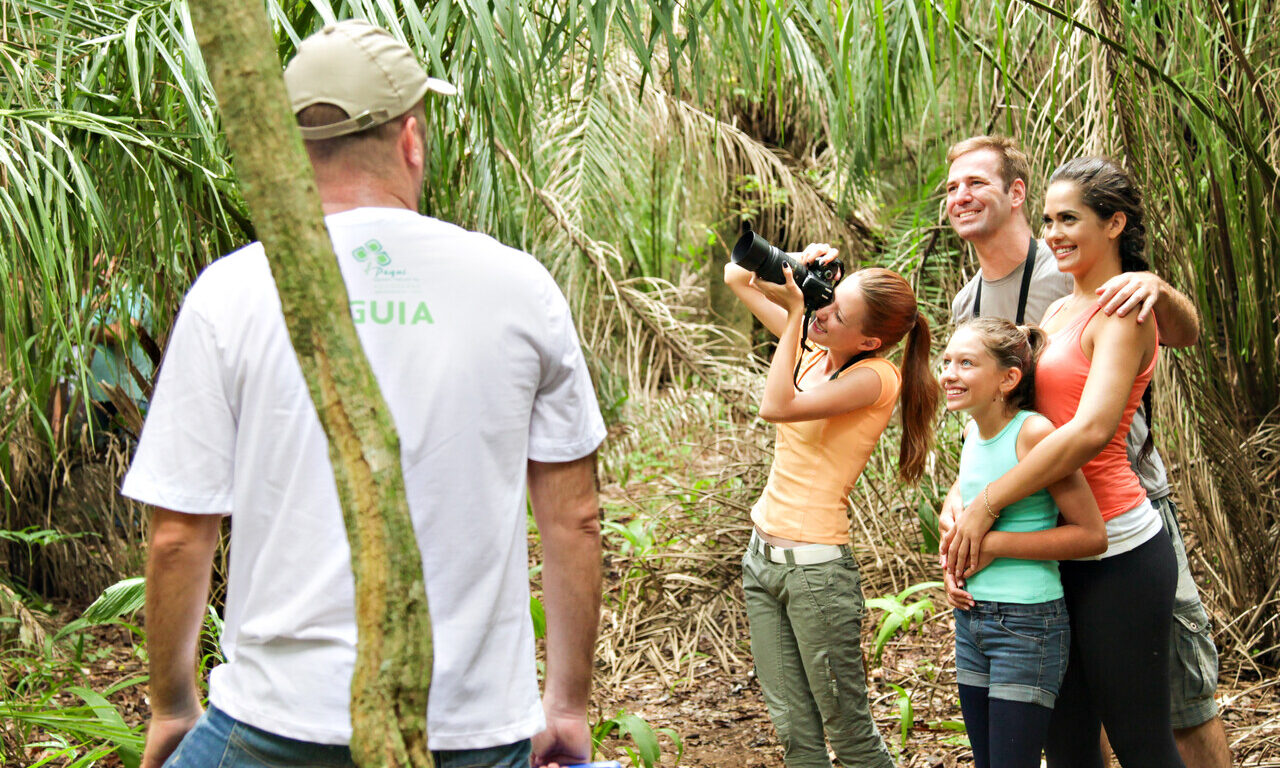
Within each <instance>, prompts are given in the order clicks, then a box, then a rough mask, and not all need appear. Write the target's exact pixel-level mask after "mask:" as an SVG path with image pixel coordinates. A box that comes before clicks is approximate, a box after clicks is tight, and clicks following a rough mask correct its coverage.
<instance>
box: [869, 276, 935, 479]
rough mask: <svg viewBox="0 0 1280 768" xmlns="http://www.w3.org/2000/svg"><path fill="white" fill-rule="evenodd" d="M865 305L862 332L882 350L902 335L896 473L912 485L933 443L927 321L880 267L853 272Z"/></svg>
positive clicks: (907, 290)
mask: <svg viewBox="0 0 1280 768" xmlns="http://www.w3.org/2000/svg"><path fill="white" fill-rule="evenodd" d="M853 277H855V278H857V285H858V290H859V291H860V292H861V293H862V300H863V302H864V304H865V306H866V314H865V315H864V317H863V320H862V332H863V333H864V334H866V335H867V336H874V337H876V338H878V339H880V344H881V347H880V349H881V350H888V349H890V348H891V347H893V345H894V344H897V343H898V342H899V341H901V340H902V338H903V337H904V336H905V337H906V339H907V343H906V347H905V348H904V349H903V353H902V400H901V403H902V445H901V447H900V448H899V451H898V476H899V477H901V478H902V479H903V480H906V481H907V482H910V483H914V482H915V481H917V480H919V479H920V475H922V474H924V465H925V460H926V459H928V457H929V448H930V447H931V446H932V445H933V425H934V421H935V420H936V411H937V409H938V381H937V379H935V378H934V376H933V369H932V366H931V365H930V364H929V340H930V335H929V321H928V320H926V319H925V317H924V315H923V314H921V313H920V309H919V307H918V306H917V305H916V294H915V292H914V291H912V290H911V284H910V283H908V282H907V281H906V279H904V278H903V277H902V275H899V274H898V273H897V272H892V271H890V270H887V269H882V268H880V267H869V268H867V269H860V270H858V271H857V272H855V273H854V274H853Z"/></svg>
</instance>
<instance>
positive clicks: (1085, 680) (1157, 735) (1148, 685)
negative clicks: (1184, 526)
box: [946, 158, 1183, 768]
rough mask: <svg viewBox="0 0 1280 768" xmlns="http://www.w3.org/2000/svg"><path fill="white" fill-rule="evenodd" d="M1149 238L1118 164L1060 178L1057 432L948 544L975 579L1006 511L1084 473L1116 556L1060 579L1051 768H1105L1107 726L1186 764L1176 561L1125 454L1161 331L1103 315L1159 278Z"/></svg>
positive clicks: (1152, 760)
mask: <svg viewBox="0 0 1280 768" xmlns="http://www.w3.org/2000/svg"><path fill="white" fill-rule="evenodd" d="M1145 232H1146V228H1145V226H1144V225H1143V209H1142V197H1141V194H1140V193H1139V191H1138V189H1137V188H1136V187H1135V186H1134V183H1133V180H1132V178H1130V176H1129V175H1128V174H1127V173H1126V172H1125V171H1124V170H1122V169H1121V168H1119V167H1118V166H1116V165H1115V164H1113V163H1111V162H1109V161H1107V160H1104V159H1101V158H1077V159H1075V160H1071V161H1069V162H1067V163H1064V164H1063V165H1062V166H1060V167H1059V168H1058V169H1057V170H1056V171H1054V173H1053V175H1052V176H1051V177H1050V179H1049V188H1048V190H1047V191H1046V193H1045V213H1044V230H1043V235H1044V239H1045V242H1046V244H1048V246H1049V247H1050V248H1051V249H1052V250H1053V255H1054V257H1055V258H1056V259H1057V261H1058V269H1059V270H1061V271H1062V272H1066V273H1068V274H1070V275H1071V276H1072V278H1074V281H1075V289H1074V291H1073V292H1072V293H1071V295H1069V296H1066V297H1065V298H1063V299H1061V300H1059V301H1058V302H1056V303H1055V304H1054V305H1052V306H1051V307H1050V308H1049V310H1048V312H1047V313H1046V316H1045V319H1044V322H1043V327H1044V330H1045V331H1046V332H1047V333H1048V334H1049V344H1048V347H1047V348H1046V349H1045V351H1044V353H1043V354H1042V355H1041V357H1040V363H1039V366H1038V368H1037V370H1036V385H1037V386H1036V390H1037V391H1036V410H1038V411H1039V412H1041V413H1043V414H1044V415H1045V416H1047V417H1049V420H1050V421H1052V422H1053V423H1054V425H1055V426H1057V427H1058V429H1057V430H1055V431H1054V432H1053V434H1051V435H1049V436H1048V437H1046V438H1045V439H1044V440H1042V441H1041V442H1040V443H1039V444H1038V445H1037V446H1036V447H1035V448H1033V449H1032V450H1031V451H1030V452H1028V453H1027V455H1026V456H1025V457H1024V458H1023V460H1022V461H1020V462H1019V463H1018V464H1017V465H1016V466H1015V467H1014V469H1012V470H1010V471H1009V472H1008V473H1006V474H1005V475H1003V476H1001V477H1000V478H998V479H997V480H995V481H993V482H991V483H990V484H989V485H988V486H987V487H986V490H985V493H984V494H983V495H982V498H978V499H975V500H974V502H973V503H972V504H970V505H969V507H968V508H966V510H965V512H964V513H963V515H962V519H961V520H960V521H958V523H957V526H956V528H955V529H954V530H953V533H952V535H951V537H950V540H949V541H948V542H946V547H947V558H948V568H949V569H951V570H952V572H953V573H955V574H957V575H960V576H964V575H968V574H969V573H972V571H973V567H974V564H975V563H976V557H977V553H978V552H979V551H980V549H981V539H982V536H983V535H985V533H986V531H987V529H989V528H990V527H991V523H992V521H993V520H994V518H995V517H998V516H999V513H1000V510H1001V509H1003V508H1004V507H1006V506H1008V505H1010V504H1012V503H1014V502H1015V501H1017V500H1019V499H1022V498H1024V497H1026V496H1027V495H1029V494H1031V493H1033V492H1035V491H1037V490H1039V489H1041V488H1044V487H1045V486H1046V484H1048V483H1052V482H1055V481H1057V480H1058V479H1060V478H1062V477H1064V476H1065V475H1067V474H1068V473H1071V472H1074V471H1075V470H1077V469H1081V470H1083V472H1084V476H1085V479H1086V480H1087V481H1088V483H1089V487H1090V488H1091V489H1092V491H1093V495H1094V497H1095V498H1096V499H1097V502H1098V507H1099V509H1100V510H1101V512H1102V517H1103V520H1105V521H1106V526H1107V551H1106V552H1104V553H1103V554H1102V555H1101V556H1099V557H1096V558H1088V559H1081V560H1072V561H1067V562H1063V563H1062V564H1061V567H1060V573H1061V576H1062V586H1063V591H1064V595H1065V598H1066V603H1067V608H1068V612H1069V614H1070V617H1071V650H1070V657H1069V661H1068V664H1067V672H1066V677H1065V679H1064V680H1063V683H1062V688H1061V692H1060V693H1059V695H1058V699H1057V703H1056V705H1055V708H1054V712H1053V716H1052V720H1051V723H1050V729H1049V741H1048V745H1047V747H1046V750H1045V751H1046V753H1047V756H1048V763H1049V766H1050V767H1051V768H1067V767H1071V768H1074V767H1075V766H1101V765H1102V757H1101V754H1100V750H1099V745H1098V733H1099V725H1103V726H1105V727H1106V730H1107V735H1108V737H1109V738H1110V740H1111V745H1112V748H1113V749H1114V750H1115V753H1116V756H1117V758H1119V760H1120V764H1121V765H1122V766H1124V767H1125V768H1138V767H1141V766H1151V768H1181V767H1182V766H1183V762H1182V759H1181V758H1180V757H1179V755H1178V751H1177V748H1176V747H1175V745H1174V740H1173V730H1172V726H1171V725H1170V721H1169V683H1168V676H1169V669H1168V665H1169V658H1168V654H1169V639H1168V638H1169V622H1170V620H1171V619H1170V614H1171V612H1172V609H1173V595H1174V587H1175V585H1176V580H1177V573H1176V570H1175V565H1174V558H1173V549H1172V546H1171V544H1170V542H1169V537H1168V534H1167V533H1165V531H1164V528H1163V526H1162V525H1161V522H1160V518H1159V516H1158V514H1157V513H1156V512H1155V510H1154V509H1153V508H1152V506H1151V503H1150V501H1148V500H1147V498H1146V494H1145V493H1144V492H1143V490H1142V486H1141V485H1140V484H1139V482H1138V478H1137V476H1136V475H1135V474H1134V472H1133V470H1132V468H1131V467H1130V465H1129V462H1128V459H1127V458H1126V456H1125V445H1124V442H1125V437H1126V435H1127V434H1128V432H1129V424H1130V421H1131V420H1132V419H1133V414H1134V411H1135V410H1136V409H1137V408H1138V406H1139V405H1140V404H1141V403H1142V401H1143V399H1144V393H1145V392H1146V390H1147V384H1148V383H1149V382H1150V380H1151V375H1152V373H1154V371H1155V366H1156V359H1157V358H1158V356H1159V346H1158V333H1157V329H1156V324H1155V320H1154V316H1153V317H1152V318H1151V319H1150V320H1148V321H1147V322H1138V320H1137V313H1130V314H1129V315H1128V316H1126V317H1120V316H1119V315H1112V316H1108V315H1106V314H1105V313H1102V312H1099V311H1098V310H1099V305H1098V302H1097V295H1096V290H1097V288H1098V287H1099V286H1101V285H1102V284H1103V283H1105V282H1106V281H1107V280H1109V279H1110V278H1112V277H1115V276H1116V275H1118V274H1120V273H1121V272H1130V271H1138V270H1145V269H1146V268H1147V264H1146V261H1145V259H1144V258H1143V251H1144V247H1145V239H1146V238H1145ZM1147 407H1148V409H1149V407H1150V406H1149V398H1147ZM1148 443H1150V437H1149V436H1148ZM1149 450H1150V447H1149V445H1148V446H1144V453H1143V456H1144V458H1145V455H1146V453H1147V452H1149Z"/></svg>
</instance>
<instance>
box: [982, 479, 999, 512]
mask: <svg viewBox="0 0 1280 768" xmlns="http://www.w3.org/2000/svg"><path fill="white" fill-rule="evenodd" d="M990 492H991V484H990V483H987V485H986V487H984V488H983V489H982V502H983V503H984V504H986V505H987V515H988V516H989V517H990V518H991V519H992V520H999V519H1000V513H999V512H992V511H991V493H990Z"/></svg>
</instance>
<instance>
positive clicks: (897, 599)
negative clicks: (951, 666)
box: [867, 581, 942, 662]
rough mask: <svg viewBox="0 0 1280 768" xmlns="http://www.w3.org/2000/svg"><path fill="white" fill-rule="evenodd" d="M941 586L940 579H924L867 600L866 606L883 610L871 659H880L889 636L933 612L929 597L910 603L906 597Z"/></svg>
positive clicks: (902, 630)
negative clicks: (893, 592) (893, 593)
mask: <svg viewBox="0 0 1280 768" xmlns="http://www.w3.org/2000/svg"><path fill="white" fill-rule="evenodd" d="M941 586H942V582H940V581H925V582H921V583H919V584H913V585H911V586H910V587H907V588H906V589H904V590H902V591H901V592H899V593H898V594H896V595H885V596H883V597H873V598H871V599H870V600H868V601H867V607H868V608H877V609H879V610H881V611H884V613H883V615H881V617H880V627H879V629H878V630H877V631H876V642H875V653H874V655H873V657H872V659H873V661H876V662H879V661H880V654H881V653H883V652H884V646H885V644H886V643H888V642H889V640H890V638H892V637H893V636H894V635H896V634H897V633H898V632H906V631H907V630H909V629H911V627H913V626H918V625H920V624H921V623H923V622H924V620H925V619H926V618H927V617H928V615H929V614H930V613H932V612H933V601H932V600H930V599H929V598H927V597H926V598H921V599H920V600H916V601H915V602H912V603H907V602H906V600H907V598H908V597H910V596H911V595H914V594H915V593H917V592H922V591H924V590H926V589H935V588H938V587H941Z"/></svg>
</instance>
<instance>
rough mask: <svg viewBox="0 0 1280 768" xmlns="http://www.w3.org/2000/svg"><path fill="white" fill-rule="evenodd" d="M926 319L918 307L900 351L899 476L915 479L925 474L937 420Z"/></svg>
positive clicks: (934, 384)
mask: <svg viewBox="0 0 1280 768" xmlns="http://www.w3.org/2000/svg"><path fill="white" fill-rule="evenodd" d="M929 342H930V333H929V321H928V320H927V319H925V316H924V315H923V314H921V313H920V312H919V311H917V312H916V321H915V324H914V325H913V326H912V327H911V331H910V332H909V333H908V334H907V344H906V348H905V349H904V350H903V353H902V401H901V407H902V447H901V449H900V450H899V452H898V476H899V477H901V478H902V479H903V480H905V481H907V482H909V483H914V482H916V481H917V480H919V479H920V476H921V475H922V474H924V465H925V461H926V460H927V459H928V457H929V450H930V449H931V448H932V447H933V426H934V423H935V422H936V421H937V418H936V415H935V412H936V411H937V408H938V380H937V378H936V377H935V376H934V375H933V370H932V368H931V366H930V365H929Z"/></svg>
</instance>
